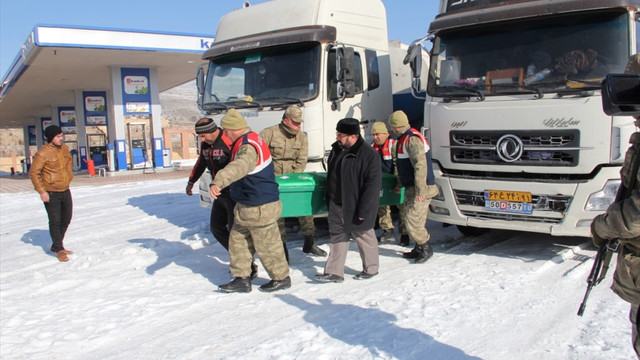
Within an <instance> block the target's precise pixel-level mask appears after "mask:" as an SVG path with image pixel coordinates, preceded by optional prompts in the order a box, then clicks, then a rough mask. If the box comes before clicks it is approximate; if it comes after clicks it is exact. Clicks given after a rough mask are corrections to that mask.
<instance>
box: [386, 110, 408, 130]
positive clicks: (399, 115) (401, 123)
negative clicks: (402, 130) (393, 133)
mask: <svg viewBox="0 0 640 360" xmlns="http://www.w3.org/2000/svg"><path fill="white" fill-rule="evenodd" d="M389 125H390V126H391V127H392V128H396V127H405V126H409V118H407V115H406V114H405V113H404V111H402V110H398V111H394V112H393V114H391V116H389Z"/></svg>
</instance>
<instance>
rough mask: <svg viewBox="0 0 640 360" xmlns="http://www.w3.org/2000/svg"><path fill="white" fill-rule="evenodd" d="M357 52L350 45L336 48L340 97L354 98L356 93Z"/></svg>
mask: <svg viewBox="0 0 640 360" xmlns="http://www.w3.org/2000/svg"><path fill="white" fill-rule="evenodd" d="M354 59H355V52H354V50H353V48H350V47H338V48H337V49H336V75H337V76H338V98H340V99H345V98H352V97H354V96H355V95H356V84H355V82H354V81H353V73H354V71H355V70H354V69H355V66H354Z"/></svg>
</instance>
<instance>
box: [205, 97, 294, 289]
mask: <svg viewBox="0 0 640 360" xmlns="http://www.w3.org/2000/svg"><path fill="white" fill-rule="evenodd" d="M221 126H222V127H223V128H224V133H225V135H226V136H227V137H228V138H229V139H231V141H233V144H232V146H231V162H229V164H228V165H227V166H226V167H225V168H223V169H221V170H220V171H218V173H217V174H216V177H215V178H214V179H213V182H212V183H211V186H210V188H209V193H210V195H211V197H213V198H214V199H216V198H217V197H218V196H220V194H221V193H222V189H224V188H226V187H227V186H230V187H231V198H232V199H233V200H234V201H235V202H236V206H235V208H234V210H233V215H234V223H233V227H232V228H231V233H230V234H229V258H230V260H231V275H233V277H234V279H233V280H232V281H231V282H230V283H228V284H224V285H220V287H219V289H220V290H221V291H225V292H250V291H251V278H250V275H251V263H252V261H253V255H254V254H258V258H259V259H260V262H262V266H263V267H264V268H265V270H266V271H267V274H269V277H270V278H271V281H270V282H268V283H266V284H263V285H261V286H260V290H261V291H267V292H271V291H276V290H283V289H287V288H289V287H291V278H290V277H289V265H288V264H287V259H286V258H285V255H284V249H283V247H282V241H281V240H280V238H279V236H278V223H277V221H278V218H280V214H281V213H282V203H281V202H280V194H279V192H278V184H277V183H276V179H275V175H274V170H273V162H272V160H271V153H270V152H269V147H268V146H267V144H266V143H265V142H264V141H263V140H262V139H261V138H260V136H259V135H258V134H257V133H255V132H253V131H251V129H249V127H248V125H247V121H246V120H245V118H244V117H243V116H242V115H241V114H240V113H239V112H237V111H236V110H235V109H230V110H229V111H227V114H226V115H225V116H224V117H223V118H222V120H221Z"/></svg>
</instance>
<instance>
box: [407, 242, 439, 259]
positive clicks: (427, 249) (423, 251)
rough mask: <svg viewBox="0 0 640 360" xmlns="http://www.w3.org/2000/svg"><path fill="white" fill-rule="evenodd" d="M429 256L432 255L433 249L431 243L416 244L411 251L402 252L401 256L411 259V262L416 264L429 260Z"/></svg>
mask: <svg viewBox="0 0 640 360" xmlns="http://www.w3.org/2000/svg"><path fill="white" fill-rule="evenodd" d="M431 256H433V249H431V245H429V243H425V244H422V245H418V244H416V246H415V247H414V248H413V249H412V250H411V251H409V252H405V253H402V257H403V258H405V259H413V262H414V263H416V264H422V263H423V262H425V261H427V260H429V258H430V257H431Z"/></svg>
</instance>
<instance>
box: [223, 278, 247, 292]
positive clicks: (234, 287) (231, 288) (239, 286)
mask: <svg viewBox="0 0 640 360" xmlns="http://www.w3.org/2000/svg"><path fill="white" fill-rule="evenodd" d="M218 289H220V290H221V291H224V292H228V293H233V292H242V293H248V292H251V279H250V278H248V277H246V278H241V277H236V278H233V280H231V282H230V283H228V284H224V285H220V286H218Z"/></svg>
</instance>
